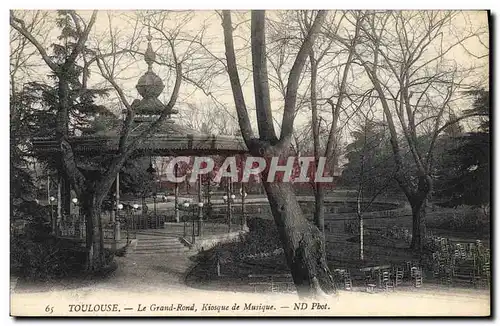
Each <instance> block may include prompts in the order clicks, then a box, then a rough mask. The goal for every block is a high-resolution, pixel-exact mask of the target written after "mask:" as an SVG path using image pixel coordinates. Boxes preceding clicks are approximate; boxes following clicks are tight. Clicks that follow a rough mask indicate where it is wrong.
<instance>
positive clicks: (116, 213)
mask: <svg viewBox="0 0 500 326" xmlns="http://www.w3.org/2000/svg"><path fill="white" fill-rule="evenodd" d="M115 202H116V203H115V209H114V211H115V214H113V212H111V222H112V223H114V222H116V218H117V217H118V216H117V215H118V205H120V172H118V173H117V174H116V190H115Z"/></svg>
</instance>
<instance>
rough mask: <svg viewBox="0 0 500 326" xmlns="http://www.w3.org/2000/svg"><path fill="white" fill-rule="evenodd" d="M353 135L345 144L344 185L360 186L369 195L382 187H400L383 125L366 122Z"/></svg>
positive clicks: (391, 188) (390, 188) (394, 188)
mask: <svg viewBox="0 0 500 326" xmlns="http://www.w3.org/2000/svg"><path fill="white" fill-rule="evenodd" d="M351 137H352V138H353V141H352V142H351V143H350V144H348V145H347V147H346V158H347V160H348V163H347V164H346V165H345V166H344V170H343V172H342V180H341V182H342V184H343V185H344V186H349V187H355V188H358V187H360V186H361V187H362V188H363V190H364V192H365V193H367V194H373V193H376V192H377V191H380V190H382V189H386V190H398V187H397V184H396V183H395V182H394V180H393V179H392V178H393V174H394V170H395V168H394V163H393V158H392V155H391V153H390V149H389V148H388V146H389V144H388V142H387V138H386V132H385V129H384V127H383V126H382V125H380V124H379V123H377V122H375V121H366V123H365V124H364V125H362V126H361V127H359V128H358V129H356V130H355V131H353V132H352V133H351Z"/></svg>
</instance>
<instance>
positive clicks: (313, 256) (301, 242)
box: [264, 182, 335, 297]
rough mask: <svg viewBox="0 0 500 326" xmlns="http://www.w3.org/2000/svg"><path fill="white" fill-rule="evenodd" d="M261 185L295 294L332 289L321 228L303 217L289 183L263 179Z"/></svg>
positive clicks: (306, 294) (302, 295) (314, 292)
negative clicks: (295, 290) (294, 287)
mask: <svg viewBox="0 0 500 326" xmlns="http://www.w3.org/2000/svg"><path fill="white" fill-rule="evenodd" d="M264 188H265V189H266V193H267V198H268V200H269V204H270V206H271V211H272V213H273V217H274V221H275V223H276V226H277V228H278V232H279V235H280V239H281V242H282V245H283V249H284V252H285V256H286V259H287V263H288V266H289V268H290V271H291V273H292V277H293V281H294V283H295V286H296V288H297V292H298V294H299V296H300V297H310V296H317V295H323V294H325V292H326V293H332V292H335V284H334V281H333V277H332V275H331V272H330V270H329V268H328V265H327V263H326V255H325V250H324V243H323V242H324V239H323V235H322V232H321V231H320V230H319V229H318V228H317V227H316V226H314V225H313V224H312V223H310V222H308V221H307V220H306V219H305V217H304V215H303V214H302V211H301V208H300V206H299V203H298V201H297V198H296V197H295V194H294V192H293V189H292V186H291V185H290V184H289V183H268V182H264Z"/></svg>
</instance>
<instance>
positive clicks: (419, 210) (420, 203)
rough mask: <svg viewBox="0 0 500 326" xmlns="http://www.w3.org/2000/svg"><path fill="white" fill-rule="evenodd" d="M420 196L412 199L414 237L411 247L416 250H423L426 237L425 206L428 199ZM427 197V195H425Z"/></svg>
mask: <svg viewBox="0 0 500 326" xmlns="http://www.w3.org/2000/svg"><path fill="white" fill-rule="evenodd" d="M422 196H424V195H421V196H420V198H417V199H414V200H412V201H410V205H411V215H412V224H413V225H412V237H411V245H410V248H411V249H413V250H416V251H421V250H422V249H423V240H424V239H425V234H426V228H425V213H426V211H425V206H426V199H425V198H424V199H421V198H422ZM425 197H426V195H425Z"/></svg>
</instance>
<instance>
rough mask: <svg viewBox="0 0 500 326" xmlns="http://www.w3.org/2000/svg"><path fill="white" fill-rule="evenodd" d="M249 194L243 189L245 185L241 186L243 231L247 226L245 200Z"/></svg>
mask: <svg viewBox="0 0 500 326" xmlns="http://www.w3.org/2000/svg"><path fill="white" fill-rule="evenodd" d="M246 196H247V193H246V192H245V188H243V184H242V185H241V230H244V229H245V226H246V225H247V217H246V212H245V198H246Z"/></svg>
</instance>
